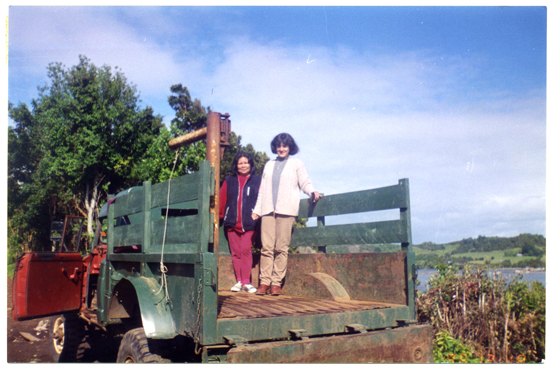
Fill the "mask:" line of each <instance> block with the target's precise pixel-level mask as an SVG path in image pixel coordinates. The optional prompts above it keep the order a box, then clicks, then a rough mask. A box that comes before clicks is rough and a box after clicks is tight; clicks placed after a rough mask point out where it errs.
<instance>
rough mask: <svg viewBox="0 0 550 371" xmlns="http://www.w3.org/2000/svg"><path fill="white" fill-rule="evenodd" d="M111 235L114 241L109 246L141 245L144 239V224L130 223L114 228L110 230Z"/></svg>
mask: <svg viewBox="0 0 550 371" xmlns="http://www.w3.org/2000/svg"><path fill="white" fill-rule="evenodd" d="M109 236H112V243H109V247H118V246H132V245H141V244H142V241H143V225H141V224H133V225H132V224H130V225H123V226H120V227H116V228H113V232H111V230H109Z"/></svg>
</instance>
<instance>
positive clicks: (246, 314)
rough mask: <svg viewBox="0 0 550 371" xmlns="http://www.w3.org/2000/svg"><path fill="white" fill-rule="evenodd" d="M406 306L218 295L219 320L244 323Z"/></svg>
mask: <svg viewBox="0 0 550 371" xmlns="http://www.w3.org/2000/svg"><path fill="white" fill-rule="evenodd" d="M398 306H402V305H398V304H388V303H377V302H371V301H356V300H346V301H334V300H327V299H313V298H309V297H303V296H302V297H300V296H289V295H279V296H271V295H255V294H249V293H244V292H231V291H218V318H220V319H221V318H223V319H244V318H266V317H279V316H297V315H309V314H324V313H338V312H352V311H359V310H369V309H381V308H391V307H398Z"/></svg>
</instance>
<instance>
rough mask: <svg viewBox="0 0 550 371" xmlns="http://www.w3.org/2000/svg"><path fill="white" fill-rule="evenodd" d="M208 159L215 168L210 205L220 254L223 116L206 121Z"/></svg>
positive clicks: (215, 113)
mask: <svg viewBox="0 0 550 371" xmlns="http://www.w3.org/2000/svg"><path fill="white" fill-rule="evenodd" d="M206 128H207V131H206V159H207V160H208V161H210V166H213V167H214V179H215V181H214V199H213V202H212V203H211V204H210V212H213V213H214V252H215V253H216V254H218V253H219V249H220V233H219V231H220V220H219V217H218V215H219V208H220V155H221V151H220V128H221V114H219V113H218V112H209V113H208V116H207V119H206Z"/></svg>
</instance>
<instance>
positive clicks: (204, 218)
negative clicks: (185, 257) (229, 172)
mask: <svg viewBox="0 0 550 371" xmlns="http://www.w3.org/2000/svg"><path fill="white" fill-rule="evenodd" d="M213 170H214V168H212V167H211V166H210V161H203V162H201V164H200V169H199V171H198V173H199V175H200V180H199V186H198V188H199V198H198V211H199V214H198V215H199V225H198V232H199V236H198V248H199V251H201V252H203V253H206V252H208V250H209V249H208V246H209V243H208V242H209V241H210V236H211V235H212V233H214V228H213V226H212V224H211V220H210V197H211V196H213V195H214V190H213V189H212V177H213V176H214V173H213Z"/></svg>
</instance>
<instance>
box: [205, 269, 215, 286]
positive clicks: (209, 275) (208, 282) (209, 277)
mask: <svg viewBox="0 0 550 371" xmlns="http://www.w3.org/2000/svg"><path fill="white" fill-rule="evenodd" d="M215 284H216V275H215V274H214V271H213V270H212V269H210V268H204V286H214V285H215Z"/></svg>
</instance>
